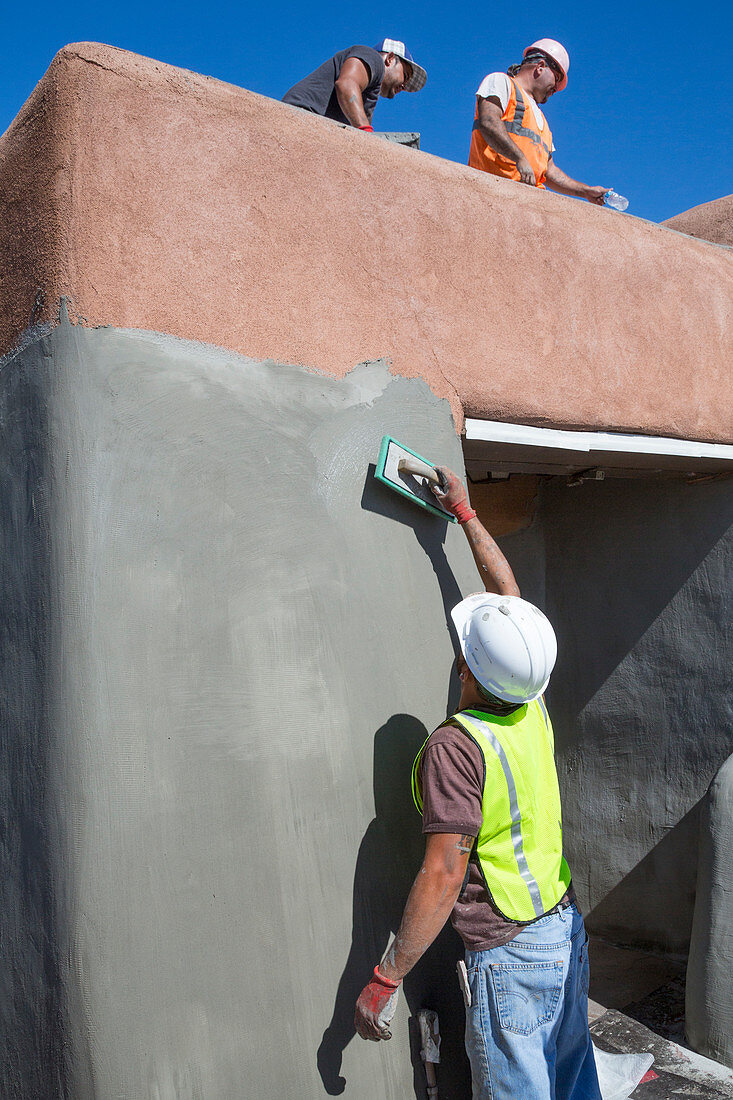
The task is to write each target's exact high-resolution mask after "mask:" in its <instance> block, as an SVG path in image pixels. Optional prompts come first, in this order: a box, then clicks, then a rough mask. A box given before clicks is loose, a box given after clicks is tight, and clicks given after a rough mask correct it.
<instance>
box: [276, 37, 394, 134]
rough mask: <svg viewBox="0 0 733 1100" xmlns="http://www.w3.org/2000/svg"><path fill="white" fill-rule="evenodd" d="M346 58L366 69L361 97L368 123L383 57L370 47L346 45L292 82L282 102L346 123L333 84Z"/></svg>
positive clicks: (380, 81)
mask: <svg viewBox="0 0 733 1100" xmlns="http://www.w3.org/2000/svg"><path fill="white" fill-rule="evenodd" d="M349 57H358V58H359V60H360V61H363V62H364V64H365V65H366V67H367V71H368V72H369V83H368V84H367V86H366V88H365V89H364V91H363V92H362V99H363V101H364V110H365V111H366V114H367V118H368V119H369V121H370V122H371V119H372V112H373V111H374V108H375V106H376V104H377V100H378V99H379V89H380V88H381V87H382V80H383V78H384V59H383V58H382V55H381V53H377V51H376V50H373V49H372V48H371V46H350V47H349V48H348V50H341V51H340V52H339V53H335V54H334V55H333V57H330V58H329V59H328V61H324V62H323V64H322V65H319V67H318V68H317V69H315V70H314V72H312V73H310V74H309V75H308V76H304V77H303V79H302V80H299V81H298V83H297V84H293V86H292V88H290V90H289V91H287V92H286V93H285V95H284V96H283V103H292V105H293V106H294V107H302V108H303V109H304V110H305V111H313V113H314V114H316V115H325V116H326V118H332V119H334V121H336V122H345V123H346V124H347V125H348V122H349V120H348V118H347V117H346V115H345V114H344V112H343V111H342V110H341V108H340V107H339V102H338V99H337V97H336V89H335V87H334V85H335V83H336V81H337V80H338V77H339V73H340V72H341V69H342V67H343V64H344V61H346V60H347V58H349Z"/></svg>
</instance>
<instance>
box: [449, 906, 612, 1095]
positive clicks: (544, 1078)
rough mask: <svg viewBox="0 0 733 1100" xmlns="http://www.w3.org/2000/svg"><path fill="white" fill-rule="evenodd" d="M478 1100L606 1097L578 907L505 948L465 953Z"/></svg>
mask: <svg viewBox="0 0 733 1100" xmlns="http://www.w3.org/2000/svg"><path fill="white" fill-rule="evenodd" d="M466 969H467V971H468V981H469V986H470V989H471V1006H470V1007H469V1008H467V1009H466V1050H467V1051H468V1057H469V1060H470V1062H471V1077H472V1080H473V1100H601V1093H600V1089H599V1088H598V1076H597V1074H596V1065H595V1060H594V1057H593V1047H592V1045H591V1040H590V1033H589V1031H588V937H587V935H586V933H585V925H584V924H583V918H582V916H581V914H580V913H579V912H578V910H577V908H576V907H575V905H569V906H568V907H567V908H566V909H561V910H559V912H556V913H551V914H549V915H548V916H546V917H541V918H540V920H538V921H535V923H534V924H529V925H527V926H526V927H525V928H523V929H522V931H521V932H520V933H519V934H518V935H517V936H515V938H514V939H513V940H511V941H510V942H509V943H507V944H505V946H504V947H492V948H491V949H490V950H488V951H467V952H466Z"/></svg>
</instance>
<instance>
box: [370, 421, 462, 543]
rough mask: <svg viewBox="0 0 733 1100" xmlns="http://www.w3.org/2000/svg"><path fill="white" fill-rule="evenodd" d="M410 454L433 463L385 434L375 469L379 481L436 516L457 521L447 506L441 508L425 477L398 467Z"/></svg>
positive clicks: (451, 521)
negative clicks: (400, 461) (401, 460)
mask: <svg viewBox="0 0 733 1100" xmlns="http://www.w3.org/2000/svg"><path fill="white" fill-rule="evenodd" d="M408 455H409V456H411V457H412V458H419V459H420V461H421V462H424V463H426V464H427V465H428V466H432V465H433V463H432V462H430V461H429V460H428V459H427V458H423V456H422V455H419V454H418V453H417V451H411V450H410V448H409V447H405V446H404V445H403V444H402V443H398V442H397V440H396V439H392V436H391V435H385V436H384V438H383V439H382V445H381V447H380V448H379V458H378V459H377V468H376V470H375V471H374V476H375V477H376V479H377V481H381V482H382V484H383V485H386V486H387V487H388V488H389V489H394V491H395V492H396V493H400V494H401V496H403V497H407V499H408V500H411V501H412V502H413V504H418V505H419V506H420V507H421V508H424V509H425V510H426V511H427V512H432V513H433V515H434V516H440V518H441V519H446V520H448V522H449V523H457V522H458V520H457V519H456V517H455V516H454V515H452V513H451V512H446V510H445V508H441V506H440V504H438V502H437V500H436V499H435V497H434V495H433V491H432V489H431V488H430V485H429V483H428V482H427V481H426V480H425V478H424V477H415V476H414V475H413V474H408V473H406V472H405V471H404V470H398V469H397V463H398V462H399V460H400V459H401V458H405V457H407V456H408Z"/></svg>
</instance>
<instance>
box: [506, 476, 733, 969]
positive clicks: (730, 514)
mask: <svg viewBox="0 0 733 1100" xmlns="http://www.w3.org/2000/svg"><path fill="white" fill-rule="evenodd" d="M732 524H733V483H732V482H731V481H730V480H729V479H726V480H720V481H711V482H698V483H693V484H687V483H686V482H685V481H682V480H680V481H674V482H667V481H665V482H654V481H650V480H639V481H635V480H625V479H624V480H621V479H617V480H610V479H609V480H606V481H603V482H585V483H583V484H582V485H580V486H575V487H570V488H568V487H567V485H566V484H565V483H564V480H563V479H559V478H558V479H552V480H549V481H547V482H546V483H545V484H544V486H543V489H542V492H541V495H540V506H539V510H538V513H537V516H536V518H535V522H534V524H533V526H532V527H531V528H530V529H529V530H528V531H526V532H523V533H522V534H520V535H517V536H515V537H512V538H509V539H506V540H504V544H503V545H504V548H505V550H506V552H507V554H508V555H509V556H510V558H511V559H512V560H513V561H515V562H521V560H525V561H527V562H528V563H529V565H530V567H529V568H527V569H526V572H527V574H528V583H524V584H523V594H527V595H529V596H530V598H533V597H532V591H533V590H534V591H538V590H539V588H540V587H541V584H542V582H541V581H540V579H539V578H538V577H537V570H538V568H539V570H540V572H542V567H541V565H540V563H541V562H542V560H543V559H544V587H545V602H544V607H545V609H546V611H547V614H548V615H549V617H550V619H551V620H552V622H553V624H554V625H555V628H556V630H557V633H558V642H559V657H558V663H557V667H556V669H555V672H554V674H553V677H552V681H551V684H550V690H549V693H548V700H549V705H550V710H551V713H552V717H553V723H554V726H555V732H556V739H557V753H558V772H559V776H560V784H561V788H562V793H563V814H564V822H565V834H566V843H567V848H568V856H569V859H570V863H571V867H572V870H573V878H574V881H575V884H576V886H577V888H578V891H579V894H580V897H581V900H582V902H583V906H584V909H585V910H586V912H588V913H589V915H588V924H589V926H590V927H591V928H592V929H595V930H596V931H598V932H600V933H602V934H604V935H606V936H608V937H609V938H611V939H614V940H616V941H618V942H621V943H637V944H648V945H651V946H655V947H658V948H662V949H665V950H670V951H675V952H678V951H679V952H683V951H685V950H686V949H687V946H688V943H689V937H690V929H691V925H692V912H693V905H694V897H695V880H696V875H697V850H698V806H699V802H700V800H701V799H702V797H703V796H704V794H705V791H706V789H707V787H708V785H709V783H710V781H711V779H712V778H713V776H714V775H715V773H716V772H717V770H718V768H719V767H720V765H721V763H722V762H723V761H724V760H725V759H726V758H727V757H728V756H729V755H730V753H731V750H732V748H733V698H732V696H731V674H730V669H731V666H732V665H733V636H732V632H731V629H730V623H731V620H732V619H733V606H732V605H733V599H732V595H731V580H730V578H731V572H732V566H733V527H732V526H731V525H732ZM520 578H521V574H520Z"/></svg>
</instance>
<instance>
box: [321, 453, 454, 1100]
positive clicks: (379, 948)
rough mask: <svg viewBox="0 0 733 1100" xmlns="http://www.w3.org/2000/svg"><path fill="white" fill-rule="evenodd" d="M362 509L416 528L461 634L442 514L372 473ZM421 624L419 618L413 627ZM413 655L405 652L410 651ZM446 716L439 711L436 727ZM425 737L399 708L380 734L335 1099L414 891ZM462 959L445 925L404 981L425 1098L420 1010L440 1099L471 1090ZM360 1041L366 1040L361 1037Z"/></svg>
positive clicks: (329, 1086) (332, 1042)
mask: <svg viewBox="0 0 733 1100" xmlns="http://www.w3.org/2000/svg"><path fill="white" fill-rule="evenodd" d="M361 504H362V508H364V509H366V510H367V511H370V512H376V513H378V514H379V515H382V516H385V517H387V518H389V519H393V520H395V521H397V522H400V523H404V524H406V525H408V526H410V527H412V529H413V531H414V532H415V537H416V539H417V542H418V544H419V546H420V547H421V548H422V550H423V551H424V553H425V554H426V555H427V556H428V558H429V559H430V562H431V564H432V566H433V570H434V572H435V576H436V579H437V581H438V585H439V588H440V593H441V597H442V600H443V607H444V612H445V619H446V630H450V633H451V638H452V639H453V642H454V648H455V638H454V633H453V630H452V626H451V625H450V624H451V619H450V609H451V608H452V607H454V606H455V604H456V603H458V602H459V601H460V600H461V599H462V593H461V591H460V589H459V587H458V584H457V583H456V580H455V577H454V575H453V572H452V570H451V568H450V565H449V564H448V560H447V558H446V556H445V551H444V544H445V539H446V533H447V524H446V522H445V521H443V520H441V519H438V518H437V517H434V516H431V515H430V514H429V513H427V512H425V511H423V510H421V509H419V508H418V507H417V506H415V505H412V504H410V502H409V501H405V500H403V499H402V498H400V497H399V495H398V494H396V493H392V492H390V490H389V489H387V488H386V486H384V485H382V484H381V483H380V482H378V481H376V480H375V478H374V466H373V465H371V466H370V467H369V469H368V471H367V476H366V479H365V482H364V490H363V493H362V500H361ZM416 629H417V624H416ZM406 660H409V654H406ZM449 673H450V680H449V684H448V694H447V699H446V714H449V713H452V712H453V710H454V709H455V706H456V704H457V700H458V677H457V673H456V668H455V662H453V665H452V667H451V669H450V670H449V669H446V680H448V679H449ZM441 717H442V716H440V715H436V722H435V724H436V725H438V722H439V720H440V718H441ZM427 736H428V730H427V729H426V728H425V726H424V725H423V723H422V722H420V721H419V720H418V719H417V718H415V717H414V716H413V715H410V714H395V715H393V716H392V717H391V718H390V719H389V721H388V722H386V723H385V725H383V726H381V727H380V729H378V730H377V732H376V734H375V737H374V771H373V776H374V808H375V815H376V816H375V818H374V820H373V821H372V822H371V824H370V825H369V827H368V829H367V831H366V833H365V834H364V838H363V840H362V842H361V845H360V847H359V855H358V857H357V862H356V869H355V872H354V898H353V924H352V942H351V950H350V951H349V955H348V958H347V960H346V964H345V966H344V971H343V974H342V975H341V980H340V981H339V986H338V991H337V993H336V1000H335V1004H334V1009H333V1015H332V1017H331V1021H330V1023H329V1025H328V1027H327V1028H326V1030H325V1032H324V1034H323V1039H322V1041H321V1044H320V1047H319V1049H318V1055H317V1061H318V1069H319V1072H320V1075H321V1079H322V1081H323V1085H324V1088H325V1090H326V1092H327V1093H328V1094H329V1095H330V1096H338V1095H340V1094H341V1093H342V1092H344V1090H345V1089H346V1087H347V1082H346V1079H345V1078H344V1077H343V1076H342V1075H341V1063H342V1056H343V1052H344V1050H345V1049H346V1047H347V1045H348V1044H349V1043H350V1042H351V1040H352V1039H354V1037H355V1036H356V1032H355V1030H354V1007H355V1005H356V999H357V997H358V996H359V993H360V992H361V990H362V989H363V987H364V986H365V985H366V983H367V982H368V981H369V979H370V977H371V975H372V971H373V969H374V966H375V963H377V962H378V961H379V960H380V959H381V957H382V955H383V954H384V951H385V950H386V948H387V945H388V943H389V940H390V938H391V935H392V934H393V933H395V932H396V931H397V928H398V927H399V924H400V920H401V917H402V912H403V909H404V907H405V903H406V901H407V897H408V894H409V892H410V888H411V887H412V883H413V881H414V879H415V876H416V874H417V872H418V870H419V868H420V865H421V863H422V857H423V852H424V847H425V845H424V840H423V836H422V828H421V821H420V816H419V814H418V812H417V810H416V809H415V806H414V803H413V801H412V796H411V776H412V764H413V761H414V759H415V757H416V755H417V753H418V751H419V749H420V748H421V746H422V744H423V742H424V741H425V739H426V737H427ZM462 957H463V945H462V943H461V941H460V939H459V937H458V936H457V935H456V933H455V932H454V931H453V928H452V926H451V925H450V923H448V924H446V926H445V928H444V929H443V931H442V932H441V934H440V936H439V937H438V939H437V940H436V941H435V943H434V944H433V946H432V947H431V948H430V949H429V950H428V951H427V953H426V954H425V955H424V956H423V958H422V959H421V960H420V962H419V963H418V965H417V966H416V967H415V968H414V970H412V971H411V973H410V974H408V976H407V977H406V978H405V981H404V983H403V992H402V994H401V995H404V997H405V999H406V1001H407V1005H408V1007H409V1010H410V1013H411V1019H410V1034H409V1040H410V1048H411V1055H412V1065H413V1081H414V1089H415V1096H417V1097H420V1098H422V1097H424V1096H425V1095H426V1093H425V1073H424V1069H423V1066H422V1062H421V1060H420V1040H419V1036H418V1032H417V1026H416V1020H415V1015H416V1013H417V1012H418V1011H419V1010H420V1009H421V1008H432V1009H434V1010H435V1011H436V1012H437V1013H438V1019H439V1022H440V1033H441V1065H440V1067H439V1069H438V1074H439V1087H440V1095H441V1097H445V1100H464V1098H465V1097H467V1096H470V1094H471V1082H470V1069H469V1065H468V1059H467V1058H466V1054H465V1049H464V1046H463V1027H464V1012H463V1001H462V999H461V995H460V992H459V988H458V981H457V979H456V978H455V965H456V962H457V960H458V959H459V958H462ZM356 1041H357V1042H362V1040H361V1039H360V1038H359V1037H358V1036H356Z"/></svg>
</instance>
